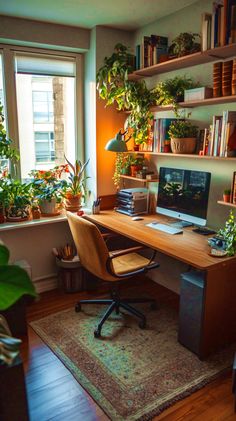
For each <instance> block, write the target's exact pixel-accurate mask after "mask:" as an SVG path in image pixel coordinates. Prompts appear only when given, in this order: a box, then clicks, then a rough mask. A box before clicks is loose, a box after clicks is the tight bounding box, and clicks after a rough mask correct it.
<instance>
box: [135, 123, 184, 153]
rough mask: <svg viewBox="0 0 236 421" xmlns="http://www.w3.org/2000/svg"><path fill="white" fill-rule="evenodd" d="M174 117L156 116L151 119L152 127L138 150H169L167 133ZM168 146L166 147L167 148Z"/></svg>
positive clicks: (157, 151)
mask: <svg viewBox="0 0 236 421" xmlns="http://www.w3.org/2000/svg"><path fill="white" fill-rule="evenodd" d="M174 120H176V119H175V118H157V119H154V120H152V127H151V130H150V133H149V137H148V140H147V142H146V143H143V144H142V146H141V148H140V150H141V151H143V152H156V153H159V152H169V151H170V150H169V143H170V137H169V135H168V131H169V127H170V125H171V123H172V122H173V121H174ZM167 147H168V149H167Z"/></svg>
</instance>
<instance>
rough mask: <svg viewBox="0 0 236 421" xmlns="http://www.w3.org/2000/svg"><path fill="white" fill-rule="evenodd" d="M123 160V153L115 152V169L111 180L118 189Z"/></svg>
mask: <svg viewBox="0 0 236 421" xmlns="http://www.w3.org/2000/svg"><path fill="white" fill-rule="evenodd" d="M124 160H125V157H124V154H123V153H122V152H117V154H116V160H115V171H114V174H113V177H112V180H113V181H114V184H115V186H116V188H117V189H119V185H120V176H121V174H122V168H123V165H124Z"/></svg>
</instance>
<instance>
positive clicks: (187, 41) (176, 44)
mask: <svg viewBox="0 0 236 421" xmlns="http://www.w3.org/2000/svg"><path fill="white" fill-rule="evenodd" d="M199 37H200V35H199V34H195V33H192V32H181V33H180V34H179V35H178V36H177V37H176V38H174V39H173V41H172V44H171V45H170V47H169V55H170V57H171V58H175V57H182V56H186V55H188V54H193V53H196V52H197V51H200V50H201V45H200V43H199V42H196V38H199Z"/></svg>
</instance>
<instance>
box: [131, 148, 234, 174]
mask: <svg viewBox="0 0 236 421" xmlns="http://www.w3.org/2000/svg"><path fill="white" fill-rule="evenodd" d="M127 153H137V154H143V155H154V156H164V157H170V158H194V159H213V160H214V159H216V160H221V161H236V157H225V156H209V155H203V156H202V155H196V154H174V153H165V152H148V151H146V152H145V151H128V152H127ZM132 178H133V177H132Z"/></svg>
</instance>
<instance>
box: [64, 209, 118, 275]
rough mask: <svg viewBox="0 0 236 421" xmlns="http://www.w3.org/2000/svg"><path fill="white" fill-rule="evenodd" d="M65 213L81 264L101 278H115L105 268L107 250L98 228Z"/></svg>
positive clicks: (78, 217)
mask: <svg viewBox="0 0 236 421" xmlns="http://www.w3.org/2000/svg"><path fill="white" fill-rule="evenodd" d="M66 214H67V219H68V222H69V226H70V229H71V233H72V236H73V239H74V242H75V246H76V248H77V253H78V256H79V258H80V261H81V264H82V266H83V267H84V268H85V269H87V270H88V271H89V272H91V273H93V274H94V275H96V276H98V277H99V278H101V279H104V280H106V281H113V280H115V279H116V278H115V277H114V278H113V277H112V276H111V275H110V274H109V272H107V269H106V261H107V259H108V257H109V252H108V249H107V246H106V243H105V241H104V240H103V238H102V235H101V233H100V231H99V229H98V228H97V227H96V225H94V224H93V223H92V222H89V221H87V220H86V219H84V218H81V217H80V216H77V215H75V214H73V213H72V212H67V213H66Z"/></svg>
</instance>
